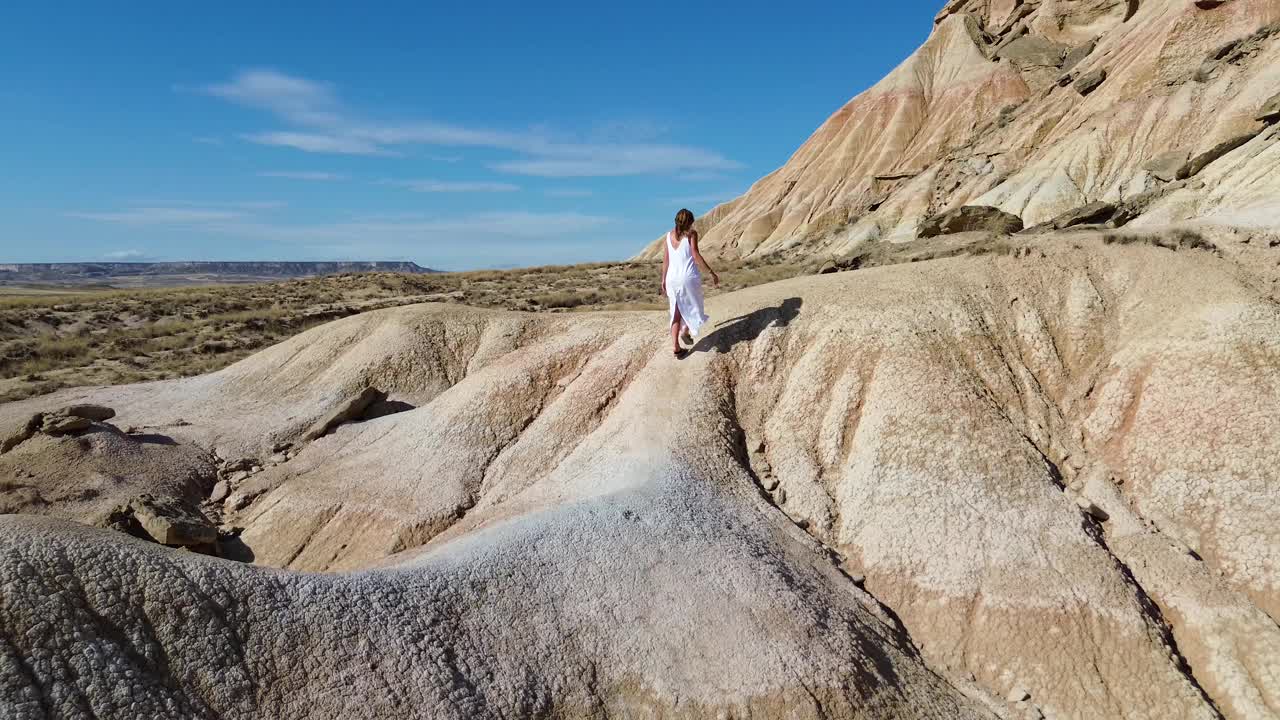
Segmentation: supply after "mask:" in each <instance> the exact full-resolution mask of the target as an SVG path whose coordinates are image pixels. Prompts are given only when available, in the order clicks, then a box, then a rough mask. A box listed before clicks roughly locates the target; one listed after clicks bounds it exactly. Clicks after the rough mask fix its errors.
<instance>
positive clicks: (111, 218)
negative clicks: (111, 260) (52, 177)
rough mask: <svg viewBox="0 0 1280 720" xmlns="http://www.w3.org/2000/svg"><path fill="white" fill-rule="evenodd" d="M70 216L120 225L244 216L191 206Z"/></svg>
mask: <svg viewBox="0 0 1280 720" xmlns="http://www.w3.org/2000/svg"><path fill="white" fill-rule="evenodd" d="M67 215H69V216H70V217H74V218H79V219H81V220H94V221H97V222H107V223H119V224H121V225H204V224H208V223H210V222H226V221H228V220H236V219H238V218H242V217H244V215H245V213H243V212H240V211H237V210H224V209H217V208H192V207H139V208H129V209H127V210H117V211H113V212H70V213H67Z"/></svg>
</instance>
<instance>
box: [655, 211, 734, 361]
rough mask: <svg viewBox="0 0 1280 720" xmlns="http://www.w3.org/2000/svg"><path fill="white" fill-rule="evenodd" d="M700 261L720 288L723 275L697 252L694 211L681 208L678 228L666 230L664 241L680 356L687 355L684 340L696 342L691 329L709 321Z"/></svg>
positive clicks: (674, 347)
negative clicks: (704, 301) (699, 270)
mask: <svg viewBox="0 0 1280 720" xmlns="http://www.w3.org/2000/svg"><path fill="white" fill-rule="evenodd" d="M699 264H701V265H702V266H703V267H705V268H706V269H707V272H709V273H711V282H712V284H713V285H715V286H716V287H720V276H719V275H716V271H715V270H712V269H711V266H710V265H708V264H707V261H706V260H705V259H704V258H703V257H702V253H700V252H698V231H697V230H694V229H693V213H691V212H689V211H688V210H681V211H680V212H678V213H676V227H675V229H674V230H671V231H669V232H667V236H666V238H664V239H663V242H662V292H664V293H666V295H667V301H668V305H669V306H670V308H671V352H672V354H673V355H675V356H676V357H677V358H681V357H684V349H683V348H682V347H681V346H680V341H681V340H682V339H683V340H684V341H685V342H687V343H689V344H693V338H692V337H690V336H689V333H690V332H692V333H693V334H694V335H697V334H698V328H700V327H702V324H703V323H705V322H706V321H707V314H706V313H705V312H703V310H702V274H701V273H699V272H698V265H699Z"/></svg>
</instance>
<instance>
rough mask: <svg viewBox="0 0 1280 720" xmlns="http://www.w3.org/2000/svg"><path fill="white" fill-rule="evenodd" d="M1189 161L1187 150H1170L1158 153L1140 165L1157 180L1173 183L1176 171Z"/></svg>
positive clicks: (1176, 177)
mask: <svg viewBox="0 0 1280 720" xmlns="http://www.w3.org/2000/svg"><path fill="white" fill-rule="evenodd" d="M1189 159H1191V151H1189V150H1170V151H1168V152H1164V153H1160V154H1159V155H1157V156H1155V157H1153V158H1151V159H1150V160H1148V161H1146V162H1145V163H1143V164H1142V169H1143V170H1146V171H1147V172H1149V173H1151V175H1152V176H1153V177H1155V178H1156V179H1157V180H1163V181H1164V182H1173V181H1174V180H1177V179H1178V170H1179V169H1180V168H1181V167H1182V166H1183V165H1186V164H1187V160H1189Z"/></svg>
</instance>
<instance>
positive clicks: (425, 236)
mask: <svg viewBox="0 0 1280 720" xmlns="http://www.w3.org/2000/svg"><path fill="white" fill-rule="evenodd" d="M941 4H942V3H941V0H929V1H928V2H925V1H923V0H902V1H900V2H897V3H892V4H879V3H877V4H870V3H864V2H856V3H847V2H846V3H830V4H827V3H805V2H793V3H786V4H779V3H776V2H772V3H763V2H739V3H735V4H733V5H732V6H728V9H725V8H726V6H724V5H723V4H722V3H709V2H708V3H674V2H672V3H663V2H649V3H644V4H627V5H625V6H616V7H610V6H609V4H607V3H483V2H470V3H440V2H430V3H392V2H383V3H365V4H363V5H364V7H361V6H358V5H356V4H354V3H352V4H344V5H333V6H331V7H328V6H324V4H322V3H286V2H272V3H243V2H219V3H202V4H198V5H197V4H195V3H173V2H164V3H160V2H141V1H138V2H126V3H61V2H44V3H14V4H11V6H9V7H6V9H5V11H4V13H3V15H2V16H0V138H3V139H0V163H2V164H3V172H2V173H0V262H62V261H79V260H109V259H124V260H129V259H136V260H153V259H159V260H277V259H279V260H334V259H360V260H374V259H409V260H414V261H416V262H418V263H420V264H422V265H427V266H431V267H437V268H444V269H464V268H480V267H509V266H516V265H529V264H542V263H563V262H583V261H593V260H609V259H619V258H625V257H627V256H629V255H631V254H633V253H634V252H636V251H637V250H638V249H639V248H640V247H642V246H643V245H644V243H646V242H647V241H649V240H650V239H652V238H653V237H656V236H657V235H658V234H659V233H661V232H662V231H663V230H664V229H666V227H667V225H668V223H669V222H670V219H671V217H672V216H673V215H674V213H675V211H676V210H678V209H679V208H680V207H682V206H686V207H689V208H690V209H692V210H693V211H694V212H695V213H702V212H705V211H707V210H709V209H710V208H711V207H712V206H714V205H715V204H716V203H718V202H721V201H724V200H728V199H731V198H733V197H735V196H736V195H738V194H740V193H741V192H742V191H743V190H745V189H746V188H747V187H748V186H750V184H751V183H752V182H754V181H755V180H756V179H757V178H759V177H760V176H761V175H764V174H766V173H768V172H770V171H772V170H774V169H775V168H777V167H778V166H779V165H781V164H782V163H784V162H785V161H786V159H787V157H788V156H789V155H790V154H791V152H792V151H794V150H795V149H796V147H798V146H799V145H800V143H802V142H803V141H804V139H805V138H806V137H808V135H809V134H810V133H811V132H812V131H813V130H814V129H815V128H816V127H817V126H818V125H819V123H821V122H822V121H823V120H824V119H825V118H826V117H827V116H828V115H829V114H830V113H831V112H833V111H834V110H836V109H837V108H838V107H839V106H840V105H841V104H843V103H844V102H845V101H846V100H847V99H848V98H850V97H852V96H853V95H854V94H856V93H857V92H859V91H861V90H863V89H865V88H866V87H869V86H870V85H871V84H873V83H874V82H875V81H876V80H878V79H879V78H880V77H882V76H883V75H884V74H885V73H886V72H888V71H889V70H890V69H892V68H893V67H894V66H895V65H897V64H898V63H899V62H900V61H901V60H902V59H903V58H905V57H906V56H907V55H908V54H909V53H910V52H911V51H912V50H913V49H914V48H915V47H916V46H917V45H919V44H920V42H922V41H923V40H924V38H925V37H926V35H927V34H928V31H929V29H930V25H931V20H932V18H933V15H934V13H935V12H936V11H937V9H938V6H940V5H941Z"/></svg>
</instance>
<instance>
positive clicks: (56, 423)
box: [40, 413, 93, 435]
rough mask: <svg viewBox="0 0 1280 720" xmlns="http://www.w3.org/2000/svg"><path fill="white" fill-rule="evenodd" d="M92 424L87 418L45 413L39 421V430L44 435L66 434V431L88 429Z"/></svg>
mask: <svg viewBox="0 0 1280 720" xmlns="http://www.w3.org/2000/svg"><path fill="white" fill-rule="evenodd" d="M92 426H93V421H92V420H90V419H89V418H83V417H77V416H75V415H63V414H62V413H45V415H44V416H43V419H42V420H41V422H40V432H42V433H44V434H46V435H66V434H68V433H73V432H79V431H81V430H88V429H89V428H90V427H92Z"/></svg>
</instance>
